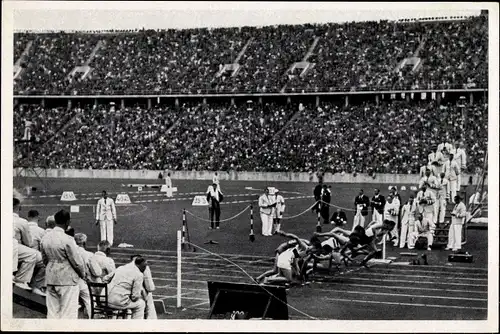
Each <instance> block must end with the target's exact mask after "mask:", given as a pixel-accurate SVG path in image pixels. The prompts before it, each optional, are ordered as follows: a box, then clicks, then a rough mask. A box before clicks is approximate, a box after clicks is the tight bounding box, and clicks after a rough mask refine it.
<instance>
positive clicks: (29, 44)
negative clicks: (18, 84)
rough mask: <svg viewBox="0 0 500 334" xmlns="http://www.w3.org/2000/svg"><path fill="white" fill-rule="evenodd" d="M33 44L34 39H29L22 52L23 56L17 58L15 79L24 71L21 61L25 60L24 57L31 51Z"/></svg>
mask: <svg viewBox="0 0 500 334" xmlns="http://www.w3.org/2000/svg"><path fill="white" fill-rule="evenodd" d="M32 45H33V41H29V42H28V43H27V44H26V47H25V48H24V51H23V53H21V56H20V57H19V59H17V60H16V62H15V63H14V80H15V79H17V78H19V76H20V75H21V73H22V72H23V70H24V69H23V68H22V67H21V63H22V62H23V60H24V58H25V57H26V55H27V54H28V52H29V51H30V49H31V46H32Z"/></svg>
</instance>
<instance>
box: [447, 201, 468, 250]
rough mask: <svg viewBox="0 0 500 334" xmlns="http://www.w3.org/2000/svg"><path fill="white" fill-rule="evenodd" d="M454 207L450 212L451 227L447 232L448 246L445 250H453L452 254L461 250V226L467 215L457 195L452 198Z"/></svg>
mask: <svg viewBox="0 0 500 334" xmlns="http://www.w3.org/2000/svg"><path fill="white" fill-rule="evenodd" d="M454 202H455V207H454V208H453V210H452V211H451V225H450V230H449V232H448V245H447V246H446V250H450V249H451V250H453V251H454V252H456V251H458V250H460V249H461V248H462V226H463V224H464V221H465V216H466V214H467V212H466V208H465V204H464V203H463V201H462V198H461V197H460V196H459V195H457V196H455V197H454Z"/></svg>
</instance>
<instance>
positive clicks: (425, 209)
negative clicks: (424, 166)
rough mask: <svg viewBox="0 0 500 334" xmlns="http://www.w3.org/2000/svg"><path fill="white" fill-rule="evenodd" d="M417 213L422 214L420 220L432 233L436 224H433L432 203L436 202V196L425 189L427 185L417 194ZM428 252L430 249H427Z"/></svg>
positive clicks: (433, 211)
mask: <svg viewBox="0 0 500 334" xmlns="http://www.w3.org/2000/svg"><path fill="white" fill-rule="evenodd" d="M416 200H417V204H418V206H417V212H418V213H419V214H422V220H423V222H424V223H425V224H428V225H429V226H430V231H431V232H432V233H434V230H435V228H436V224H435V223H434V221H435V219H434V213H435V210H434V203H435V202H436V195H435V194H434V192H433V191H430V190H429V189H428V188H427V184H426V183H424V184H423V185H422V186H421V188H420V191H419V192H418V193H417V198H416ZM429 250H430V249H429Z"/></svg>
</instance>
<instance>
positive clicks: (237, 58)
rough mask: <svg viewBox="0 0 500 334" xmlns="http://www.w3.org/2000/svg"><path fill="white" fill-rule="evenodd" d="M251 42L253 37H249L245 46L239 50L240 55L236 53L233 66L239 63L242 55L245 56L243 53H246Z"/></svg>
mask: <svg viewBox="0 0 500 334" xmlns="http://www.w3.org/2000/svg"><path fill="white" fill-rule="evenodd" d="M252 42H253V37H250V39H249V40H248V41H247V43H246V44H245V46H243V49H241V51H240V53H238V56H237V57H236V59H235V60H234V63H235V64H238V63H239V61H240V59H241V57H243V55H244V54H245V52H246V51H247V49H248V47H249V46H250V44H251V43H252Z"/></svg>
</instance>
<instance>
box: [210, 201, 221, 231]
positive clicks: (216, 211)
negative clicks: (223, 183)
mask: <svg viewBox="0 0 500 334" xmlns="http://www.w3.org/2000/svg"><path fill="white" fill-rule="evenodd" d="M208 212H209V213H210V227H211V228H214V215H215V227H219V223H220V203H219V202H217V201H215V200H213V201H212V206H211V207H210V208H209V209H208Z"/></svg>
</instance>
